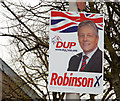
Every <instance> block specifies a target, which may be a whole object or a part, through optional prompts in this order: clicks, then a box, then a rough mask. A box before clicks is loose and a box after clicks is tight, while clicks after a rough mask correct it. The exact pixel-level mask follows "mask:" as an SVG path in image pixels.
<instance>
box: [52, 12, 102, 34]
mask: <svg viewBox="0 0 120 101" xmlns="http://www.w3.org/2000/svg"><path fill="white" fill-rule="evenodd" d="M84 20H92V21H94V22H95V23H96V25H97V27H98V29H99V30H103V15H102V14H101V15H100V14H93V13H70V12H61V11H51V28H50V29H51V31H57V32H59V33H71V32H77V29H78V24H79V23H80V22H82V21H84Z"/></svg>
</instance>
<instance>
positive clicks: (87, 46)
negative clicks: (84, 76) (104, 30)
mask: <svg viewBox="0 0 120 101" xmlns="http://www.w3.org/2000/svg"><path fill="white" fill-rule="evenodd" d="M78 40H79V43H80V46H81V48H82V49H83V51H84V53H85V54H86V55H87V54H89V53H90V52H92V51H93V50H94V49H95V48H96V47H97V44H98V40H99V37H98V36H96V34H95V31H94V28H93V27H91V26H87V25H86V26H83V27H81V28H80V29H79V35H78Z"/></svg>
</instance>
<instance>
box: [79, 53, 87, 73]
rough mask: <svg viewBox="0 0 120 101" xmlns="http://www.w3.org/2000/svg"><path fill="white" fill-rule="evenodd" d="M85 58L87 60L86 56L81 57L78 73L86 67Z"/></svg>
mask: <svg viewBox="0 0 120 101" xmlns="http://www.w3.org/2000/svg"><path fill="white" fill-rule="evenodd" d="M87 58H88V56H86V55H84V56H83V60H82V65H81V69H80V71H82V70H83V69H84V68H85V66H86V59H87Z"/></svg>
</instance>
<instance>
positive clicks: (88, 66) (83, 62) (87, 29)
mask: <svg viewBox="0 0 120 101" xmlns="http://www.w3.org/2000/svg"><path fill="white" fill-rule="evenodd" d="M78 41H79V44H80V46H81V48H82V50H83V52H81V53H79V54H77V55H74V56H72V57H71V59H70V61H69V65H68V69H67V71H78V72H93V73H102V51H101V50H100V49H99V47H98V41H99V36H98V28H97V26H96V24H95V23H94V22H93V21H91V20H86V21H83V22H81V23H80V24H79V25H78Z"/></svg>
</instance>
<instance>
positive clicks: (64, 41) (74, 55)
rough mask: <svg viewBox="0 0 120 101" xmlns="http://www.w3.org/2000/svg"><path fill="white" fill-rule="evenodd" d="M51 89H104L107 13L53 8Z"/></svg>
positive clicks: (101, 91) (82, 91)
mask: <svg viewBox="0 0 120 101" xmlns="http://www.w3.org/2000/svg"><path fill="white" fill-rule="evenodd" d="M49 39H50V41H49V82H48V88H49V91H53V92H71V93H88V94H102V93H103V71H104V70H103V59H104V52H103V51H104V16H103V15H102V14H95V13H83V12H66V11H51V14H50V33H49Z"/></svg>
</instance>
